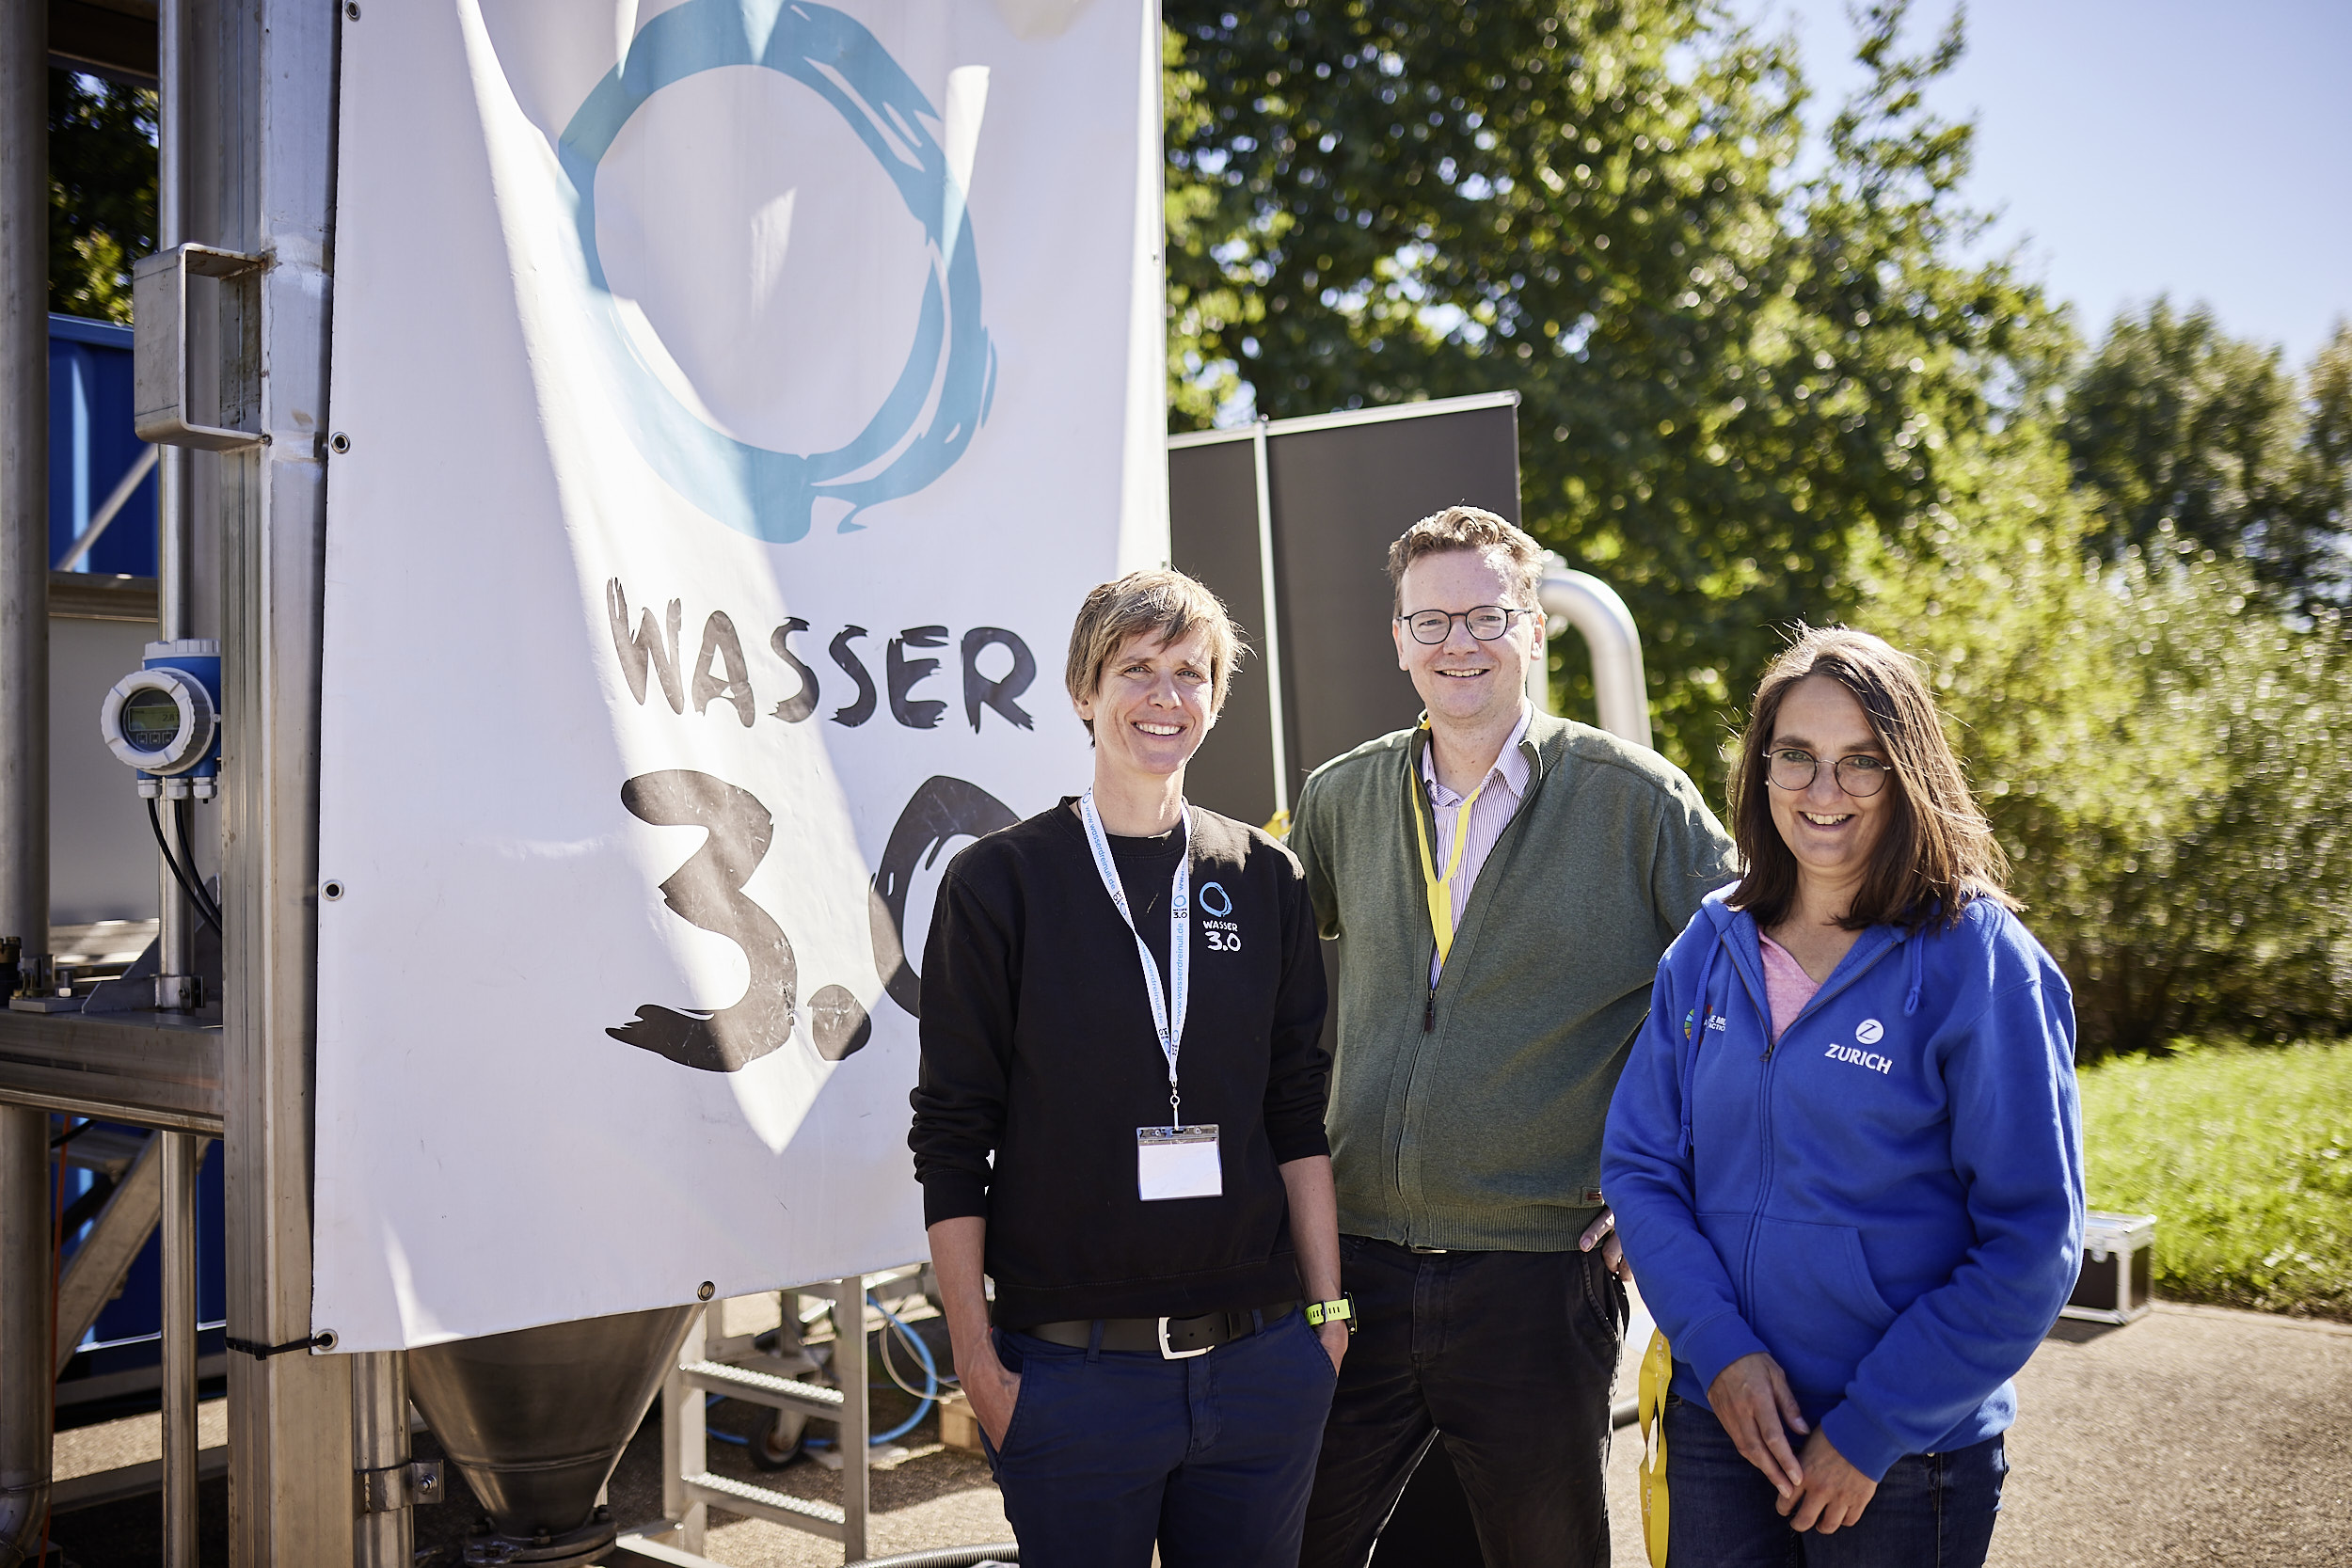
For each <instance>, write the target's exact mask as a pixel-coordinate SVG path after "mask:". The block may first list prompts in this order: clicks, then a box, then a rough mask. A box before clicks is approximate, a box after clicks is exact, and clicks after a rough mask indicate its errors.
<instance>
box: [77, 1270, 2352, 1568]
mask: <svg viewBox="0 0 2352 1568" xmlns="http://www.w3.org/2000/svg"><path fill="white" fill-rule="evenodd" d="M1631 1348H1632V1349H1635V1350H1638V1348H1639V1338H1637V1339H1636V1341H1635V1343H1634V1344H1633V1346H1632V1347H1631ZM1630 1386H1631V1385H1630V1382H1629V1381H1627V1382H1625V1383H1623V1384H1622V1385H1621V1390H1620V1391H1621V1392H1622V1391H1627V1390H1629V1388H1630ZM2018 1389H2019V1402H2020V1414H2019V1418H2018V1422H2017V1425H2016V1427H2015V1428H2014V1429H2013V1430H2012V1431H2011V1433H2010V1465H2011V1470H2010V1481H2009V1489H2008V1496H2007V1498H2006V1503H2005V1507H2004V1511H2003V1518H2002V1522H2001V1527H2000V1528H1999V1530H1998V1531H1997V1532H1996V1533H1995V1534H1994V1542H1993V1563H1994V1565H1995V1568H2077V1565H2080V1568H2159V1565H2161V1568H2190V1565H2194V1568H2344V1565H2345V1564H2352V1328H2347V1327H2344V1326H2340V1325H2336V1324H2332V1323H2309V1322H2301V1321H2297V1320H2295V1319H2290V1318H2277V1317H2266V1316H2262V1315H2259V1314H2255V1313H2250V1312H2228V1311H2221V1310H2218V1309H2215V1308H2210V1307H2176V1306H2170V1305H2165V1306H2160V1307H2157V1309H2156V1310H2155V1312H2153V1314H2151V1315H2150V1316H2148V1317H2146V1318H2143V1319H2141V1320H2140V1321H2139V1322H2138V1323H2133V1324H2131V1325H2130V1326H2128V1327H2125V1328H2120V1329H2102V1328H2094V1327H2091V1326H2090V1325H2086V1324H2076V1323H2067V1324H2063V1325H2061V1327H2060V1330H2059V1331H2058V1333H2057V1334H2054V1335H2053V1336H2052V1337H2051V1338H2049V1339H2048V1340H2046V1341H2044V1342H2043V1344H2042V1349H2041V1351H2040V1353H2039V1354H2036V1355H2035V1357H2034V1359H2033V1362H2032V1364H2031V1365H2029V1366H2028V1367H2027V1368H2026V1370H2025V1372H2024V1373H2023V1374H2022V1375H2021V1376H2020V1377H2019V1379H2018ZM890 1408H891V1406H890V1405H889V1403H888V1402H887V1401H886V1399H885V1397H884V1396H883V1395H882V1394H877V1395H876V1396H875V1414H876V1417H877V1418H878V1419H889V1417H888V1416H887V1415H886V1412H887V1411H888V1410H889V1409H890ZM711 1414H712V1426H713V1428H714V1430H717V1431H736V1432H742V1431H746V1430H748V1427H749V1424H750V1421H751V1419H752V1418H753V1417H752V1415H751V1413H750V1411H749V1408H748V1407H746V1406H741V1405H722V1406H720V1407H718V1408H717V1409H714V1410H713V1411H712V1413H711ZM139 1419H140V1418H129V1423H120V1424H118V1425H119V1432H118V1433H116V1434H115V1435H113V1436H111V1437H110V1438H108V1439H106V1440H104V1441H103V1449H104V1451H105V1452H106V1455H107V1458H108V1459H109V1460H110V1461H114V1462H119V1460H120V1459H121V1458H130V1457H138V1456H137V1455H135V1454H132V1453H131V1452H130V1450H131V1449H135V1448H142V1447H143V1448H144V1451H145V1452H146V1453H149V1454H151V1453H152V1451H153V1450H152V1448H151V1444H152V1436H151V1433H153V1430H154V1423H153V1418H151V1417H150V1418H146V1419H145V1424H144V1427H143V1428H140V1427H136V1426H135V1425H133V1424H131V1423H137V1422H138V1421H139ZM142 1438H143V1439H144V1442H143V1443H142V1441H141V1439H142ZM903 1441H904V1443H905V1444H906V1446H907V1448H908V1450H909V1457H908V1458H907V1459H906V1460H904V1461H903V1462H901V1463H900V1464H898V1465H896V1466H895V1467H893V1468H891V1469H887V1470H882V1471H879V1472H877V1473H876V1474H875V1476H874V1481H873V1486H874V1504H875V1509H876V1513H875V1517H874V1521H873V1527H872V1540H871V1545H870V1548H869V1549H870V1550H871V1551H873V1552H874V1553H876V1554H877V1555H880V1554H882V1553H888V1552H900V1551H910V1550H914V1549H915V1548H917V1547H921V1546H936V1545H952V1544H964V1543H977V1542H988V1541H1003V1540H1007V1539H1009V1537H1010V1533H1011V1532H1010V1531H1009V1529H1008V1528H1006V1526H1005V1522H1004V1513H1003V1510H1002V1509H1001V1508H1000V1507H999V1505H998V1501H997V1497H996V1492H995V1488H994V1487H993V1486H992V1485H991V1484H990V1482H989V1480H988V1473H987V1468H986V1466H985V1465H983V1464H982V1463H981V1462H980V1460H979V1459H978V1458H977V1456H975V1455H970V1454H965V1453H961V1452H959V1451H957V1450H955V1449H942V1448H940V1447H939V1446H938V1444H937V1440H936V1434H935V1433H934V1431H933V1429H932V1426H931V1424H930V1422H926V1423H925V1424H924V1425H923V1426H921V1427H918V1428H916V1429H915V1430H914V1432H912V1433H908V1435H907V1436H906V1438H905V1439H903ZM75 1447H76V1451H77V1452H78V1451H82V1450H85V1449H87V1450H88V1451H89V1452H90V1453H91V1454H92V1455H93V1456H94V1455H95V1454H96V1453H97V1452H98V1451H100V1449H101V1439H99V1438H97V1437H95V1436H92V1437H88V1438H80V1439H78V1440H77V1443H76V1445H75ZM418 1452H419V1454H420V1456H421V1457H430V1456H431V1455H433V1454H434V1453H435V1452H437V1449H435V1448H434V1447H433V1445H432V1443H431V1440H430V1439H429V1438H427V1437H424V1436H420V1438H419V1440H418ZM660 1453H661V1444H660V1433H659V1431H658V1429H657V1427H656V1426H655V1424H654V1423H653V1422H651V1421H648V1422H647V1423H646V1425H645V1426H644V1429H643V1430H642V1431H641V1432H640V1433H638V1435H637V1437H636V1439H635V1440H634V1441H633V1442H632V1443H631V1444H630V1445H629V1448H628V1452H627V1453H626V1454H625V1455H624V1456H623V1459H622V1462H621V1466H620V1468H619V1470H618V1471H617V1472H616V1473H615V1474H614V1476H613V1480H612V1507H613V1513H615V1514H616V1515H617V1516H619V1517H620V1518H622V1519H623V1520H629V1521H640V1520H646V1519H650V1518H652V1517H654V1516H655V1515H656V1514H657V1513H659V1512H660ZM742 1455H743V1450H742V1449H740V1448H737V1447H733V1446H731V1445H727V1444H724V1443H720V1442H714V1443H713V1444H712V1445H711V1461H712V1467H713V1468H714V1469H718V1470H720V1471H722V1472H723V1473H730V1474H739V1475H743V1476H745V1477H753V1476H755V1472H754V1471H753V1470H752V1469H751V1468H750V1466H749V1465H747V1464H746V1463H745V1461H744V1459H743V1457H742ZM1637 1459H1638V1444H1637V1443H1636V1442H1635V1441H1634V1440H1633V1437H1632V1434H1631V1433H1630V1432H1628V1433H1623V1434H1621V1436H1620V1440H1619V1441H1618V1443H1617V1445H1616V1448H1615V1450H1614V1452H1613V1455H1612V1457H1611V1461H1610V1465H1609V1492H1610V1509H1611V1513H1612V1515H1613V1518H1615V1519H1616V1520H1617V1521H1619V1526H1618V1542H1617V1552H1616V1557H1615V1561H1616V1563H1617V1564H1618V1565H1619V1568H1640V1564H1641V1563H1642V1561H1643V1559H1642V1553H1641V1547H1640V1539H1639V1525H1638V1522H1637V1521H1638V1514H1637V1513H1636V1512H1635V1503H1634V1495H1633V1477H1634V1466H1635V1464H1636V1461H1637ZM757 1479H759V1480H760V1481H763V1482H764V1483H765V1484H769V1485H772V1486H776V1487H778V1488H779V1489H780V1490H785V1491H789V1492H794V1493H798V1494H801V1495H803V1496H808V1497H838V1496H839V1479H838V1477H837V1476H836V1475H835V1474H834V1472H833V1471H830V1470H826V1469H823V1468H821V1467H820V1466H818V1465H813V1464H809V1463H806V1462H803V1463H801V1464H798V1465H793V1466H792V1467H791V1468H789V1469H787V1470H785V1471H783V1472H781V1473H779V1474H777V1475H774V1476H759V1477H757ZM451 1491H452V1497H451V1498H450V1501H449V1502H448V1503H447V1504H445V1505H443V1506H442V1507H439V1508H435V1509H425V1510H421V1511H420V1512H419V1514H418V1523H419V1529H418V1544H419V1545H420V1546H427V1545H435V1544H454V1543H455V1542H456V1541H457V1540H458V1539H460V1538H461V1537H462V1536H463V1535H464V1534H465V1532H466V1530H467V1528H469V1525H470V1522H471V1519H472V1515H473V1509H472V1506H471V1501H470V1498H469V1497H467V1496H466V1494H465V1490H464V1483H463V1482H462V1481H453V1484H452V1487H451ZM201 1502H202V1506H203V1509H204V1511H205V1513H206V1514H207V1515H208V1517H207V1518H206V1519H205V1521H204V1522H205V1525H206V1526H207V1527H208V1528H206V1529H205V1531H204V1533H205V1535H206V1536H207V1537H208V1538H209V1539H208V1540H207V1543H206V1545H207V1548H208V1549H207V1551H206V1554H205V1560H206V1562H207V1563H208V1564H209V1563H212V1562H215V1561H225V1560H226V1553H225V1546H226V1540H225V1531H224V1530H223V1529H222V1528H221V1526H222V1523H223V1521H222V1519H221V1513H222V1510H223V1509H224V1508H225V1504H226V1498H225V1495H224V1491H223V1488H222V1486H221V1483H219V1482H217V1481H215V1482H212V1483H210V1484H208V1485H207V1486H205V1487H204V1489H203V1492H202V1497H201ZM154 1513H155V1505H154V1503H153V1501H152V1500H151V1499H140V1500H135V1501H132V1502H127V1503H121V1504H118V1505H115V1506H113V1507H110V1508H103V1509H92V1510H87V1511H86V1512H83V1513H73V1514H67V1515H64V1516H61V1517H60V1518H59V1519H58V1520H57V1522H56V1530H55V1540H56V1544H58V1545H59V1546H60V1547H62V1548H63V1549H64V1554H65V1556H66V1557H67V1558H68V1559H70V1560H72V1562H75V1563H79V1564H81V1565H82V1568H148V1565H150V1564H152V1563H153V1562H154V1561H155V1560H156V1543H155V1535H156V1531H155V1528H154V1526H153V1523H152V1521H153V1519H154ZM704 1550H705V1552H706V1553H707V1555H708V1556H709V1557H710V1558H711V1559H712V1560H714V1561H717V1562H720V1563H723V1564H725V1565H727V1568H838V1564H839V1563H840V1561H841V1558H840V1555H839V1554H840V1548H839V1547H837V1546H834V1545H833V1544H831V1543H829V1542H826V1541H823V1540H821V1539H819V1538H818V1537H816V1536H812V1535H804V1534H802V1533H800V1532H798V1531H794V1530H788V1529H785V1528H781V1527H778V1526H774V1525H769V1524H764V1523H761V1522H759V1521H756V1520H750V1519H739V1518H735V1517H733V1516H730V1515H728V1514H725V1513H720V1512H717V1511H715V1510H714V1511H713V1513H712V1515H711V1526H710V1529H709V1531H708V1534H707V1538H706V1542H705V1546H704ZM454 1557H455V1554H454V1553H453V1552H452V1553H448V1554H446V1555H445V1557H444V1559H443V1561H445V1562H446V1561H450V1560H453V1559H454ZM1424 1568H1448V1565H1445V1564H1437V1563H1431V1564H1426V1565H1424Z"/></svg>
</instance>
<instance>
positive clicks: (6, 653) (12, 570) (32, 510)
mask: <svg viewBox="0 0 2352 1568" xmlns="http://www.w3.org/2000/svg"><path fill="white" fill-rule="evenodd" d="M48 66H49V8H48V5H47V4H46V0H0V936H10V937H15V938H17V939H18V940H19V942H20V943H21V946H20V952H19V959H18V961H19V963H20V964H21V965H22V966H24V972H25V973H28V974H32V975H35V976H40V975H41V974H43V973H44V972H45V971H46V970H47V968H48V964H49V315H48V309H49V72H48ZM52 1258H53V1255H52V1251H51V1245H50V1208H49V1117H48V1114H47V1113H46V1112H42V1111H36V1110H31V1109H28V1108H26V1107H24V1106H19V1105H10V1106H7V1107H5V1108H0V1568H16V1564H19V1563H21V1562H23V1561H24V1560H25V1559H26V1558H27V1557H29V1556H30V1555H31V1554H32V1553H34V1552H36V1551H38V1550H40V1538H41V1531H42V1530H43V1528H45V1526H46V1523H47V1518H48V1513H49V1474H50V1456H51V1449H50V1437H51V1432H50V1418H51V1416H52V1414H53V1411H52V1408H51V1403H50V1401H51V1396H52V1389H53V1385H54V1383H55V1374H54V1373H53V1372H52V1370H51V1368H50V1365H49V1357H50V1354H51V1346H52V1344H53V1342H54V1341H55V1340H56V1326H55V1324H54V1323H53V1322H52V1320H51V1315H50V1314H51V1308H52V1305H53V1301H54V1298H53V1296H52V1294H51V1283H50V1270H51V1268H52V1267H53V1261H52Z"/></svg>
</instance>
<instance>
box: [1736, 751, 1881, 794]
mask: <svg viewBox="0 0 2352 1568" xmlns="http://www.w3.org/2000/svg"><path fill="white" fill-rule="evenodd" d="M1820 770H1821V759H1820V758H1819V757H1817V756H1815V755H1814V754H1813V753H1812V752H1807V751H1804V750H1801V749H1800V748H1798V747H1795V746H1783V747H1781V748H1780V749H1779V750H1778V751H1775V752H1772V766H1771V768H1769V769H1768V770H1767V772H1766V775H1765V776H1766V777H1768V778H1770V779H1771V780H1772V786H1773V787H1774V788H1775V789H1786V790H1788V791H1790V792H1791V793H1794V792H1795V791H1797V790H1801V789H1811V788H1812V787H1813V780H1814V778H1815V776H1816V775H1818V774H1819V773H1820ZM1833 770H1834V773H1835V776H1836V780H1837V787H1838V788H1840V789H1842V790H1844V791H1845V792H1846V793H1847V794H1849V795H1851V796H1852V797H1853V798H1854V799H1855V800H1868V799H1869V798H1870V797H1871V796H1873V795H1876V794H1877V793H1878V792H1879V791H1880V790H1882V789H1884V788H1885V787H1886V781H1887V780H1888V779H1890V778H1892V777H1894V774H1895V768H1894V765H1893V764H1891V763H1887V762H1883V761H1881V760H1880V759H1879V758H1877V757H1866V756H1851V757H1839V758H1838V759H1837V761H1836V763H1835V764H1834V765H1833Z"/></svg>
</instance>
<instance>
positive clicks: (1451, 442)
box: [1170, 405, 1519, 800]
mask: <svg viewBox="0 0 2352 1568" xmlns="http://www.w3.org/2000/svg"><path fill="white" fill-rule="evenodd" d="M1170 455H1174V454H1172V453H1171V454H1170ZM1267 473H1268V478H1269V481H1270V488H1271V489H1272V491H1273V498H1274V572H1275V580H1276V586H1277V593H1278V596H1279V598H1278V602H1279V611H1280V615H1281V619H1282V626H1281V630H1282V674H1283V686H1284V688H1285V689H1284V693H1283V695H1284V699H1285V706H1286V708H1287V710H1288V711H1287V718H1288V721H1289V723H1288V726H1287V727H1288V729H1289V731H1290V763H1291V798H1292V799H1293V800H1296V799H1297V797H1298V789H1299V786H1300V784H1303V783H1304V782H1305V780H1306V777H1307V775H1308V774H1309V773H1310V772H1311V771H1313V770H1314V768H1317V767H1318V766H1320V765H1321V764H1323V763H1325V762H1327V761H1329V760H1330V759H1331V758H1332V757H1335V756H1338V755H1340V754H1341V753H1342V752H1347V751H1349V750H1351V749H1353V748H1354V747H1356V746H1359V745H1360V744H1362V743H1363V742H1364V741H1367V740H1370V739H1371V738H1372V737H1373V736H1377V735H1382V734H1385V733H1387V732H1388V731H1390V730H1395V729H1402V728H1404V727H1405V726H1406V725H1408V724H1410V723H1412V722H1413V721H1415V720H1416V719H1417V718H1418V717H1419V716H1420V714H1421V700H1420V698H1419V697H1417V696H1416V695H1415V694H1414V692H1413V684H1412V682H1411V681H1410V680H1409V679H1408V678H1406V674H1405V673H1404V672H1403V671H1401V670H1399V669H1398V668H1397V663H1396V648H1395V646H1394V644H1393V643H1392V642H1391V641H1390V638H1389V619H1390V615H1391V604H1392V600H1391V595H1390V592H1389V578H1388V564H1387V563H1388V552H1389V546H1390V545H1391V543H1392V542H1393V541H1394V540H1395V539H1396V536H1397V535H1398V534H1400V533H1403V532H1404V531H1406V529H1407V528H1410V527H1411V526H1412V525H1413V524H1414V523H1415V522H1417V521H1419V520H1420V519H1421V518H1422V517H1425V516H1427V515H1430V514H1431V513H1433V512H1438V511H1440V510H1442V509H1444V508H1445V507H1448V506H1451V505H1454V504H1455V503H1457V502H1466V503H1468V504H1470V505H1471V506H1482V507H1485V508H1486V510H1487V511H1489V512H1493V513H1496V514H1499V515H1502V516H1503V517H1506V518H1508V519H1510V520H1511V521H1512V522H1514V523H1516V522H1518V520H1519V457H1518V409H1517V408H1514V407H1511V406H1508V405H1502V406H1497V407H1486V408H1470V409H1462V410H1458V411H1454V412H1449V413H1443V414H1429V415H1423V416H1420V417H1416V418H1407V419H1390V420H1366V421H1364V422H1362V423H1353V424H1343V425H1334V426H1329V427H1327V428H1324V429H1317V430H1302V431H1293V432H1279V427H1278V434H1276V435H1275V436H1273V437H1272V438H1271V439H1270V440H1269V441H1268V443H1267Z"/></svg>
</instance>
